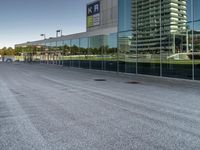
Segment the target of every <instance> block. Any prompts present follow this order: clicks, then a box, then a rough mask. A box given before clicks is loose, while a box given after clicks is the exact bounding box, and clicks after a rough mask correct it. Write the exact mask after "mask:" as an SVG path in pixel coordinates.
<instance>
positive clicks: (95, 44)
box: [89, 35, 105, 70]
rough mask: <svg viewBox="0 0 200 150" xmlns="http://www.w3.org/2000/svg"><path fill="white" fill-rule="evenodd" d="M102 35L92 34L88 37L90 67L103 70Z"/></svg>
mask: <svg viewBox="0 0 200 150" xmlns="http://www.w3.org/2000/svg"><path fill="white" fill-rule="evenodd" d="M104 42H105V41H104V36H102V35H99V36H93V37H90V38H89V47H90V53H91V55H90V57H89V59H90V60H91V69H97V70H103V68H104V62H103V51H104V47H103V46H104V44H105V43H104Z"/></svg>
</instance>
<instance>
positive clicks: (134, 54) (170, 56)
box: [36, 0, 200, 80]
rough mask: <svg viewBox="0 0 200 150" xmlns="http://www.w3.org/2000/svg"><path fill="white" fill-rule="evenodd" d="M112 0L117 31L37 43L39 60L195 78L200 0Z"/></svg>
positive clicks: (198, 73)
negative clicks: (114, 1)
mask: <svg viewBox="0 0 200 150" xmlns="http://www.w3.org/2000/svg"><path fill="white" fill-rule="evenodd" d="M116 1H118V27H117V28H118V31H116V32H108V33H107V34H98V35H90V36H89V35H88V36H80V37H76V38H70V39H69V38H66V39H62V40H59V39H57V38H55V39H52V40H47V41H45V40H44V41H41V42H38V43H37V44H36V45H40V48H41V50H42V52H41V53H39V54H40V55H41V57H40V58H41V60H40V62H42V63H48V64H57V65H63V66H68V67H78V68H84V69H97V70H106V71H115V72H123V73H133V74H145V75H154V76H162V77H173V78H183V79H191V80H200V0H116ZM111 11H112V10H111ZM102 17H103V16H102Z"/></svg>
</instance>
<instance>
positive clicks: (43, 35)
mask: <svg viewBox="0 0 200 150" xmlns="http://www.w3.org/2000/svg"><path fill="white" fill-rule="evenodd" d="M40 36H42V37H44V40H46V35H45V34H40ZM44 42H45V41H44ZM45 50H46V43H44V51H45ZM40 57H43V56H40ZM48 57H49V55H48ZM41 59H42V58H40V62H41ZM45 59H46V58H45Z"/></svg>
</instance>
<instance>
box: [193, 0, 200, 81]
mask: <svg viewBox="0 0 200 150" xmlns="http://www.w3.org/2000/svg"><path fill="white" fill-rule="evenodd" d="M193 5H194V7H193V14H194V18H193V20H194V24H193V25H194V27H193V28H194V32H193V40H194V79H195V80H200V0H194V2H193Z"/></svg>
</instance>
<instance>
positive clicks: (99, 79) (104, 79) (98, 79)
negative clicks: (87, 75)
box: [94, 79, 106, 81]
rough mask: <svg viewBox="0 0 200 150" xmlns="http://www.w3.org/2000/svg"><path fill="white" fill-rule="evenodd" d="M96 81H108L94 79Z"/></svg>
mask: <svg viewBox="0 0 200 150" xmlns="http://www.w3.org/2000/svg"><path fill="white" fill-rule="evenodd" d="M94 81H106V79H94Z"/></svg>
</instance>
